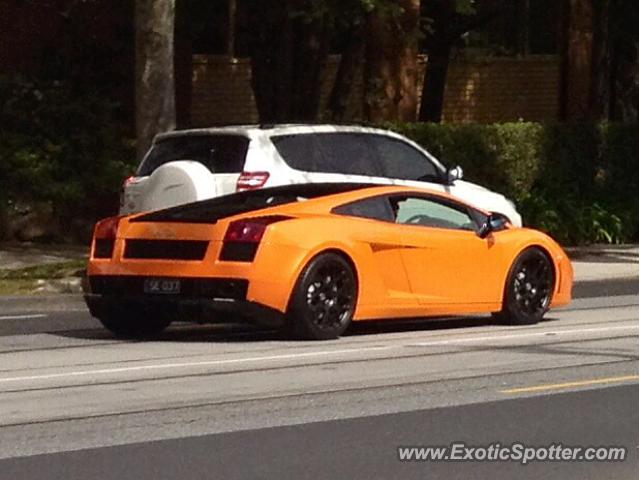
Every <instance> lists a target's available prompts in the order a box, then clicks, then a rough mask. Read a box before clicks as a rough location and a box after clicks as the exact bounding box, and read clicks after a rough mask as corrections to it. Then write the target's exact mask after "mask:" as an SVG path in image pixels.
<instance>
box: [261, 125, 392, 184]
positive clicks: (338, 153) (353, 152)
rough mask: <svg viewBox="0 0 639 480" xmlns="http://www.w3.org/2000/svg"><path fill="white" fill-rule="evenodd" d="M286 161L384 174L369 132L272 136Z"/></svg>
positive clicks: (310, 168)
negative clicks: (368, 138)
mask: <svg viewBox="0 0 639 480" xmlns="http://www.w3.org/2000/svg"><path fill="white" fill-rule="evenodd" d="M272 142H273V145H275V148H276V149H277V151H278V153H279V154H280V156H281V157H282V158H283V159H284V161H285V162H286V163H287V164H288V165H289V166H290V167H291V168H294V169H296V170H302V171H305V172H318V173H341V174H351V175H368V176H383V175H384V172H383V169H382V167H381V165H380V164H379V159H378V157H377V155H376V153H375V150H374V149H373V148H372V146H371V144H370V143H369V142H368V141H367V135H363V134H359V133H350V132H336V133H305V134H297V135H282V136H278V137H272Z"/></svg>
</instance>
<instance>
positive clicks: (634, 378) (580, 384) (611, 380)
mask: <svg viewBox="0 0 639 480" xmlns="http://www.w3.org/2000/svg"><path fill="white" fill-rule="evenodd" d="M638 380H639V375H627V376H625V377H608V378H596V379H593V380H582V381H580V382H566V383H555V384H546V385H535V386H533V387H522V388H511V389H508V390H500V393H506V394H515V393H534V392H546V391H548V390H561V389H566V388H575V387H589V386H592V385H606V384H609V383H625V382H634V381H638Z"/></svg>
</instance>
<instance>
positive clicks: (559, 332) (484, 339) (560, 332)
mask: <svg viewBox="0 0 639 480" xmlns="http://www.w3.org/2000/svg"><path fill="white" fill-rule="evenodd" d="M617 330H639V325H625V326H617V327H600V328H578V329H572V330H554V331H545V332H531V333H519V334H513V335H493V336H485V337H471V338H457V339H452V340H440V341H436V342H420V343H413V344H412V345H413V346H417V347H437V346H441V345H455V344H458V343H473V342H490V341H493V340H513V339H517V338H531V337H551V336H561V335H566V334H571V333H599V332H611V331H617Z"/></svg>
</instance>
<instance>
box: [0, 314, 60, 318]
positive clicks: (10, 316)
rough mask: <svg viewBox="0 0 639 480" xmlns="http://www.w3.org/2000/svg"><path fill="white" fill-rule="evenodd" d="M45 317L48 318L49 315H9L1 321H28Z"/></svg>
mask: <svg viewBox="0 0 639 480" xmlns="http://www.w3.org/2000/svg"><path fill="white" fill-rule="evenodd" d="M45 317H48V315H45V314H44V313H37V314H33V315H7V316H3V317H0V320H28V319H32V318H45Z"/></svg>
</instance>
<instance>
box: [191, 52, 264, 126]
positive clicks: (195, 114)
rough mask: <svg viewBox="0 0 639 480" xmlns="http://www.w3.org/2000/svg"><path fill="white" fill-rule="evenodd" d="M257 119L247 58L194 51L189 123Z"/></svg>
mask: <svg viewBox="0 0 639 480" xmlns="http://www.w3.org/2000/svg"><path fill="white" fill-rule="evenodd" d="M257 122H259V118H258V115H257V108H256V106H255V97H254V96H253V89H252V87H251V63H250V61H249V60H248V59H244V58H242V59H234V60H229V58H228V57H226V56H218V55H194V56H193V91H192V93H191V124H192V125H193V126H195V127H202V126H208V125H224V124H234V123H235V124H237V123H257Z"/></svg>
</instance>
